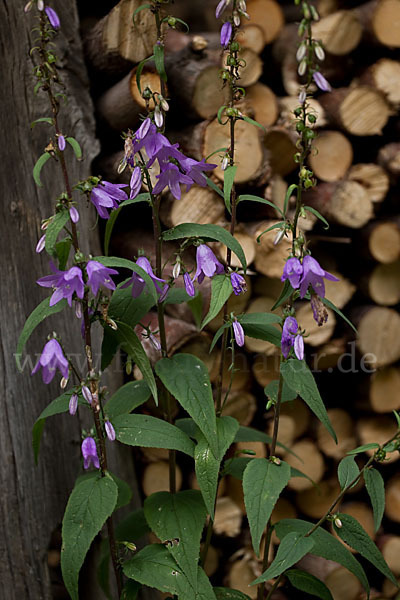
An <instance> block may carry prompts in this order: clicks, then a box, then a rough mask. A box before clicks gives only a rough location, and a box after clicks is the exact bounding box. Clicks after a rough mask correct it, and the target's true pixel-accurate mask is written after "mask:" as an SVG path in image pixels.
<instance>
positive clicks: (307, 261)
mask: <svg viewBox="0 0 400 600" xmlns="http://www.w3.org/2000/svg"><path fill="white" fill-rule="evenodd" d="M286 264H287V263H286ZM302 268H303V275H302V277H301V281H300V298H304V296H305V295H306V293H307V291H308V288H309V287H310V286H311V287H312V289H313V290H314V292H315V293H316V294H317V296H319V297H320V298H325V283H324V278H325V279H329V280H330V281H339V279H338V278H337V277H335V276H334V275H332V274H331V273H328V271H324V269H323V268H322V267H321V266H320V264H319V263H318V261H316V260H315V258H313V257H312V256H309V255H307V256H305V257H304V258H303V264H302Z"/></svg>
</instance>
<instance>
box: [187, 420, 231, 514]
mask: <svg viewBox="0 0 400 600" xmlns="http://www.w3.org/2000/svg"><path fill="white" fill-rule="evenodd" d="M238 428H239V423H238V422H237V420H236V419H234V418H233V417H229V416H226V417H220V418H218V419H217V431H218V446H219V457H218V459H217V458H215V456H214V454H213V453H212V451H211V448H210V445H209V443H208V442H207V440H206V438H205V437H204V435H203V434H201V433H200V432H198V434H197V438H198V443H197V446H196V448H195V451H194V460H195V468H196V477H197V481H198V483H199V486H200V491H201V493H202V496H203V500H204V503H205V505H206V508H207V511H208V513H209V514H210V515H211V517H212V518H214V507H215V498H216V495H217V486H218V475H219V469H220V465H221V460H222V458H223V456H224V454H225V452H226V451H227V450H228V448H229V447H230V445H231V444H232V442H233V440H234V438H235V435H236V432H237V430H238Z"/></svg>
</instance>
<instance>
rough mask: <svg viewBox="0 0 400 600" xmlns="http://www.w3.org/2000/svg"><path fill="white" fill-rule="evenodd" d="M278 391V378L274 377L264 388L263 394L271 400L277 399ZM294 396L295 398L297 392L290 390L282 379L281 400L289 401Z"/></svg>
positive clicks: (275, 400) (293, 398)
mask: <svg viewBox="0 0 400 600" xmlns="http://www.w3.org/2000/svg"><path fill="white" fill-rule="evenodd" d="M278 391H279V379H274V380H273V381H271V382H270V383H269V384H268V385H266V386H265V388H264V394H265V395H266V396H268V398H269V399H270V400H272V401H273V402H277V401H278ZM295 398H297V392H295V391H294V390H292V389H291V388H290V387H289V386H288V384H287V383H286V381H284V382H283V386H282V394H281V402H282V403H284V402H291V401H292V400H295Z"/></svg>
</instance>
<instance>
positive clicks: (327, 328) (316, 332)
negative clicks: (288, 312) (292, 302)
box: [296, 302, 336, 347]
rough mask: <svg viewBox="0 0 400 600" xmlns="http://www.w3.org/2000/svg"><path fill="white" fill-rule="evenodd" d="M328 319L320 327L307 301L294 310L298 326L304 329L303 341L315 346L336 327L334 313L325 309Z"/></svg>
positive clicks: (322, 341) (329, 335)
mask: <svg viewBox="0 0 400 600" xmlns="http://www.w3.org/2000/svg"><path fill="white" fill-rule="evenodd" d="M326 311H327V314H328V320H327V322H326V323H324V324H323V325H322V327H320V326H319V325H318V323H317V322H316V321H315V319H314V315H313V310H312V308H311V305H310V303H309V302H307V303H303V304H301V306H300V307H299V308H298V309H297V310H296V319H297V322H298V324H299V326H300V327H301V328H302V329H305V330H306V337H305V338H304V341H305V342H306V344H309V345H310V346H313V347H316V346H320V345H321V344H325V342H327V341H328V340H329V339H330V338H331V337H332V334H333V331H334V329H335V327H336V317H335V313H334V312H333V311H332V310H331V309H330V308H327V309H326Z"/></svg>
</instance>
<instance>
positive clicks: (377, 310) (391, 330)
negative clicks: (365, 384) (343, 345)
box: [357, 306, 400, 367]
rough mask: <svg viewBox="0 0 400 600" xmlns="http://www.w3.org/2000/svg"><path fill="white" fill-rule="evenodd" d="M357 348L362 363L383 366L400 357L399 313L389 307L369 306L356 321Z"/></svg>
mask: <svg viewBox="0 0 400 600" xmlns="http://www.w3.org/2000/svg"><path fill="white" fill-rule="evenodd" d="M357 344H358V348H359V350H360V352H361V353H362V354H363V361H364V364H365V363H367V364H369V365H370V366H371V367H383V366H386V365H390V364H391V363H393V362H395V361H396V360H399V358H400V315H399V314H398V313H397V312H396V311H395V310H393V309H391V308H384V307H379V306H374V307H371V308H369V309H368V310H367V311H366V312H365V313H364V314H363V315H362V317H361V318H360V320H359V323H358V341H357Z"/></svg>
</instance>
